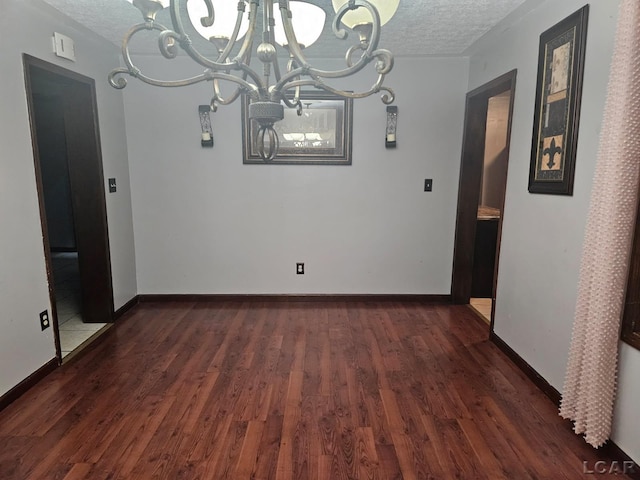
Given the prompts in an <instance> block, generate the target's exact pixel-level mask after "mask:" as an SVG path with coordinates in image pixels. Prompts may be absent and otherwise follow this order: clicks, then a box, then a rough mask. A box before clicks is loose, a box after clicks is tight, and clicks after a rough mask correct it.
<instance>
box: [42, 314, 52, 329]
mask: <svg viewBox="0 0 640 480" xmlns="http://www.w3.org/2000/svg"><path fill="white" fill-rule="evenodd" d="M50 326H51V320H49V311H48V310H45V311H44V312H41V313H40V328H41V329H42V330H46V329H47V328H49V327H50Z"/></svg>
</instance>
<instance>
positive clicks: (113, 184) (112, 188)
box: [109, 178, 117, 193]
mask: <svg viewBox="0 0 640 480" xmlns="http://www.w3.org/2000/svg"><path fill="white" fill-rule="evenodd" d="M116 190H117V188H116V179H115V178H110V179H109V193H114V192H115V191H116Z"/></svg>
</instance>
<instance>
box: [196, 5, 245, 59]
mask: <svg viewBox="0 0 640 480" xmlns="http://www.w3.org/2000/svg"><path fill="white" fill-rule="evenodd" d="M192 1H193V0H192ZM206 1H208V2H209V1H211V0H206ZM252 3H253V2H252ZM244 13H245V6H244V2H243V1H239V2H238V16H237V17H236V24H235V26H234V27H233V33H232V34H231V38H230V39H229V41H228V42H227V44H226V45H225V47H224V50H223V51H222V53H221V54H220V56H219V57H218V62H226V61H227V58H228V57H229V54H230V53H231V49H232V48H233V45H234V43H235V41H236V39H237V38H238V35H239V33H240V25H241V24H242V17H243V16H244ZM252 17H255V14H254V15H252ZM253 23H255V22H253ZM212 25H213V23H212ZM209 26H210V25H209ZM247 37H249V38H250V35H247ZM231 39H233V41H231ZM246 40H247V38H246V37H245V42H243V44H244V43H246ZM248 50H249V51H250V48H249V49H248ZM246 51H247V49H245V52H246ZM245 55H246V53H245ZM241 58H244V57H241Z"/></svg>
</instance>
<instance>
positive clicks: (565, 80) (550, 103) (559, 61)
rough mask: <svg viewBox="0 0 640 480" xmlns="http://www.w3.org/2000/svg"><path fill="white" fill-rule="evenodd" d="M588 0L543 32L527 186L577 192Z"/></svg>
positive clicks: (545, 190) (558, 192) (540, 190)
mask: <svg viewBox="0 0 640 480" xmlns="http://www.w3.org/2000/svg"><path fill="white" fill-rule="evenodd" d="M588 16H589V5H585V6H584V7H583V8H581V9H580V10H578V11H577V12H575V13H574V14H572V15H570V16H569V17H567V18H565V19H564V20H562V21H561V22H560V23H558V24H557V25H555V26H553V27H551V28H550V29H549V30H547V31H546V32H544V33H543V34H542V35H540V50H539V53H538V83H537V87H536V105H535V114H534V123H533V143H532V147H531V165H530V170H529V192H531V193H550V194H556V195H573V177H574V171H575V162H576V145H577V142H578V123H579V119H580V100H581V97H582V76H583V72H584V53H585V43H586V38H587V20H588Z"/></svg>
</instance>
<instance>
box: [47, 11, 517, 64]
mask: <svg viewBox="0 0 640 480" xmlns="http://www.w3.org/2000/svg"><path fill="white" fill-rule="evenodd" d="M44 1H45V2H46V3H48V4H49V5H51V6H53V7H54V8H56V9H57V10H59V11H60V12H62V13H64V14H65V15H67V16H69V17H71V18H72V19H74V20H75V21H76V22H78V23H80V24H82V25H84V26H85V27H87V28H88V29H90V30H93V31H94V32H96V33H97V34H98V35H100V36H102V37H104V38H106V39H107V40H109V41H110V42H112V43H114V44H116V45H120V43H121V40H122V37H123V36H124V34H125V33H126V31H127V30H128V28H129V27H130V26H131V25H133V24H135V23H140V22H141V20H142V17H141V15H140V12H139V11H138V9H137V8H135V7H134V6H133V5H131V4H130V3H128V2H127V1H126V0H44ZM192 1H194V0H192ZM229 1H235V0H229ZM310 1H311V3H315V4H317V5H319V6H321V7H322V8H323V9H324V10H325V11H326V12H327V22H326V25H325V34H324V35H323V37H321V39H320V40H319V41H318V42H317V43H316V44H315V45H313V46H312V47H310V48H309V49H308V50H307V55H308V56H315V57H329V58H330V57H335V56H342V55H343V53H342V52H344V51H345V50H346V47H345V46H344V42H339V41H338V40H336V39H335V38H334V37H333V35H332V34H331V26H330V22H331V20H332V19H333V8H332V6H331V0H310ZM524 1H525V0H401V1H400V7H399V8H398V11H397V12H396V14H395V16H394V17H393V18H392V19H391V20H390V21H389V23H388V24H387V25H385V26H384V27H383V34H382V40H381V42H380V46H381V47H382V48H386V49H388V50H391V51H392V52H393V53H394V54H395V55H397V56H425V55H457V54H461V53H463V52H464V51H465V50H466V49H467V47H469V46H470V45H471V44H473V43H474V42H475V41H476V40H477V39H478V38H480V37H481V36H482V35H483V34H485V33H486V32H487V31H488V30H490V29H491V28H492V27H493V26H494V25H496V24H497V23H498V22H499V21H500V20H502V19H503V18H504V17H506V16H507V15H508V14H510V13H511V12H513V10H515V9H516V8H517V7H518V6H520V5H521V4H522V3H524ZM158 21H160V22H161V23H163V24H164V25H167V26H169V25H171V22H170V19H169V15H168V12H167V11H163V12H161V13H160V14H159V15H158ZM351 43H352V42H349V44H348V45H351ZM347 48H348V47H347ZM132 50H133V51H135V52H136V53H155V52H157V47H156V44H155V42H154V41H152V40H151V39H150V41H148V42H136V43H135V44H134V45H132ZM336 52H340V53H336Z"/></svg>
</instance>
